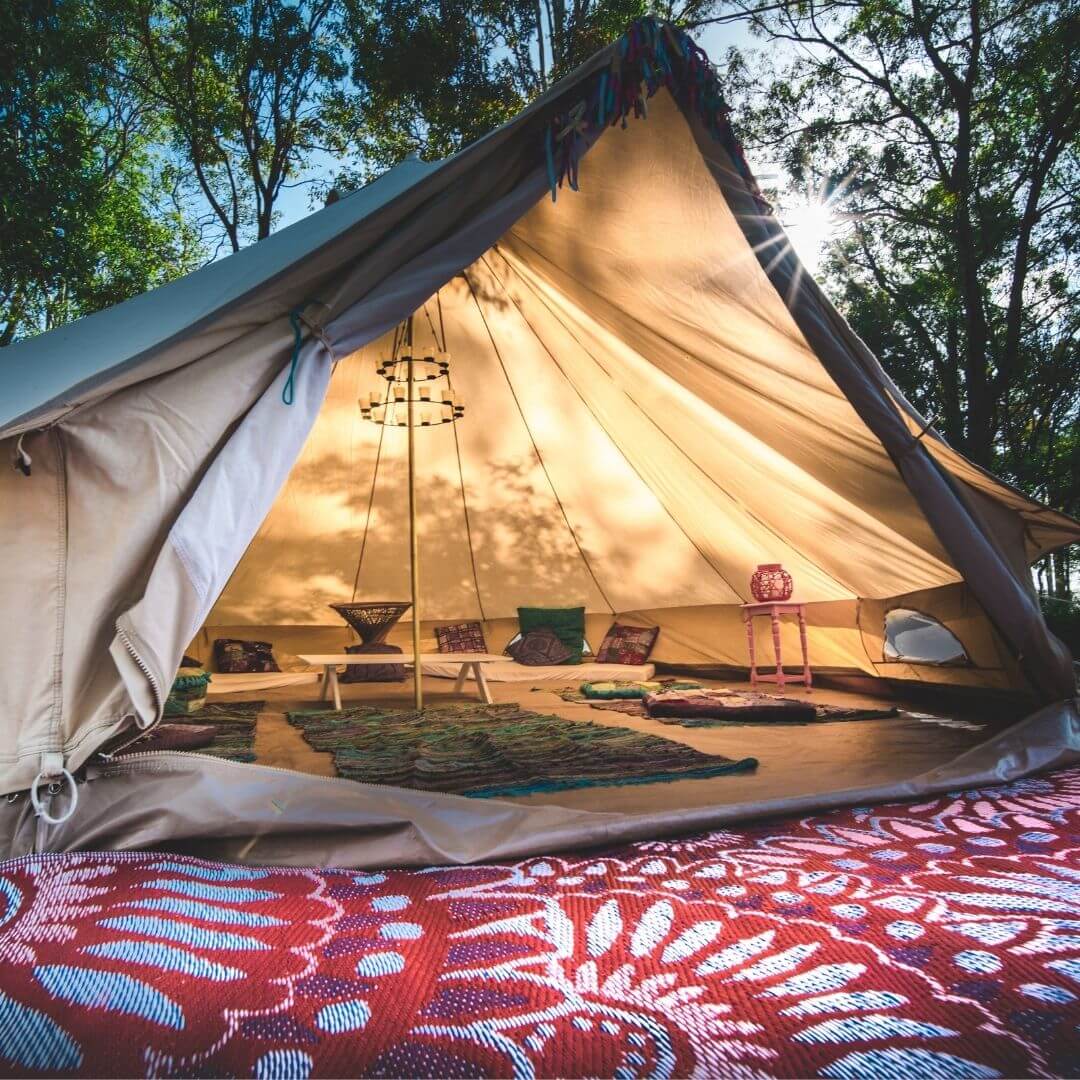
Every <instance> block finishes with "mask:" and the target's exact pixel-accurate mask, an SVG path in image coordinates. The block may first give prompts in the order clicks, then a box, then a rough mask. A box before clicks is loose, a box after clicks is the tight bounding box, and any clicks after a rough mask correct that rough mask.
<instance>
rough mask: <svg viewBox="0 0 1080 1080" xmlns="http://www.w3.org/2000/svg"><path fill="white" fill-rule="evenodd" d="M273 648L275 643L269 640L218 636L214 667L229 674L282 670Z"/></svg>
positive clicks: (215, 643)
mask: <svg viewBox="0 0 1080 1080" xmlns="http://www.w3.org/2000/svg"><path fill="white" fill-rule="evenodd" d="M273 649H274V646H273V643H272V642H269V641H242V640H240V639H238V638H218V639H217V640H216V641H215V642H214V667H215V668H217V670H218V671H219V672H222V673H223V674H228V675H244V674H251V673H252V672H261V671H280V670H281V668H279V667H278V666H277V661H276V660H275V659H274V652H273Z"/></svg>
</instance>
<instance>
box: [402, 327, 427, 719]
mask: <svg viewBox="0 0 1080 1080" xmlns="http://www.w3.org/2000/svg"><path fill="white" fill-rule="evenodd" d="M408 338H409V340H408V345H409V355H408V360H407V361H406V369H405V370H406V377H407V382H406V384H405V393H406V401H407V403H408V404H407V408H408V422H409V423H408V427H409V455H408V456H409V576H410V585H411V589H412V646H413V705H414V706H415V708H416V710H417V711H420V710H421V709H423V707H424V675H423V672H422V671H421V669H420V541H419V537H418V536H417V534H416V424H415V408H416V406H415V404H414V402H413V354H412V343H413V317H412V316H411V315H410V316H409V324H408Z"/></svg>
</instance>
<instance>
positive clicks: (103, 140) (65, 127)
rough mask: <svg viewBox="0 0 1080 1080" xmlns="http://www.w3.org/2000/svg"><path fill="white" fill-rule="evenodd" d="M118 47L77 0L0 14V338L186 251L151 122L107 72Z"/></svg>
mask: <svg viewBox="0 0 1080 1080" xmlns="http://www.w3.org/2000/svg"><path fill="white" fill-rule="evenodd" d="M121 48H122V46H121V42H120V41H119V39H118V37H117V35H116V34H115V32H114V31H113V29H112V25H111V24H110V23H109V22H108V21H103V20H100V19H98V18H96V17H95V12H94V10H93V8H92V7H91V5H90V4H88V3H80V2H78V0H69V2H64V3H61V2H48V0H11V2H9V3H8V4H7V5H5V6H4V7H3V9H2V10H0V345H6V344H9V343H10V342H11V341H13V340H15V339H17V338H19V337H22V336H26V335H28V334H32V333H36V332H38V331H40V330H44V329H48V328H50V327H53V326H57V325H60V324H61V323H64V322H67V321H69V320H70V319H74V318H78V317H79V316H80V315H84V314H86V313H88V312H91V311H96V310H97V309H99V308H101V307H104V306H107V305H109V304H112V303H116V302H117V301H119V300H123V299H125V298H126V297H128V296H132V295H134V294H136V293H141V292H145V291H146V290H147V289H150V288H153V287H154V286H155V285H158V284H161V283H162V282H164V281H167V280H169V279H170V278H172V277H175V276H176V275H178V274H182V273H184V272H186V271H187V270H188V269H190V268H191V267H192V266H193V265H194V263H195V261H196V259H197V258H198V255H199V252H198V245H197V238H196V236H195V234H194V232H193V231H192V229H191V228H190V227H189V226H188V225H187V224H186V222H185V221H184V219H183V218H182V217H181V216H180V214H179V213H178V211H177V209H176V207H175V205H174V204H173V203H172V201H171V193H170V177H169V176H168V173H167V170H166V169H165V168H164V167H163V166H162V164H161V162H160V161H158V160H157V159H156V158H155V156H154V154H153V152H152V137H153V129H152V124H151V123H149V121H148V119H147V117H146V116H145V114H144V112H143V111H142V109H141V107H140V103H139V101H138V100H137V99H136V98H134V97H133V96H132V95H131V93H130V92H129V88H128V87H127V86H126V85H125V84H124V82H123V80H121V79H119V78H117V76H116V74H115V70H114V69H113V67H112V64H111V61H112V60H114V59H115V58H116V57H117V56H118V55H119V54H120V52H121Z"/></svg>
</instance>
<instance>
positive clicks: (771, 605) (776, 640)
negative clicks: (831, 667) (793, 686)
mask: <svg viewBox="0 0 1080 1080" xmlns="http://www.w3.org/2000/svg"><path fill="white" fill-rule="evenodd" d="M740 608H741V609H742V619H743V625H744V626H745V627H746V644H747V645H748V646H749V648H750V685H751V686H757V684H758V683H776V685H777V686H779V687H780V688H781V689H783V687H784V684H785V683H789V682H790V683H802V685H803V686H805V687H806V689H807V690H810V689H811V687H812V680H811V676H810V656H809V653H808V652H807V649H806V605H805V604H800V603H799V602H798V601H796V600H783V601H773V600H767V601H766V602H765V603H763V604H741V605H740ZM755 615H768V616H769V619H770V621H771V622H772V640H773V651H774V652H775V653H776V671H775V672H770V673H762V674H759V673H758V669H757V663H756V662H755V659H754V616H755ZM781 615H795V616H797V617H798V619H799V640H800V642H802V663H803V669H802V674H801V675H785V674H784V666H783V662H782V661H781V659H780V616H781Z"/></svg>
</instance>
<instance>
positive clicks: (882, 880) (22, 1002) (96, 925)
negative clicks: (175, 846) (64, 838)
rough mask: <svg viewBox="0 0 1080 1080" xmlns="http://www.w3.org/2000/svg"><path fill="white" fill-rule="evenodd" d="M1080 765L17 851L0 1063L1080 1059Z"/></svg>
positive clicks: (216, 1069) (557, 1072)
mask: <svg viewBox="0 0 1080 1080" xmlns="http://www.w3.org/2000/svg"><path fill="white" fill-rule="evenodd" d="M1078 1024H1080V769H1072V770H1068V771H1062V772H1058V773H1056V774H1053V775H1048V776H1043V777H1036V778H1032V779H1027V780H1022V781H1018V782H1016V783H1012V784H1007V785H1001V786H1000V787H996V788H992V789H985V790H980V791H958V792H954V793H950V794H947V795H943V796H941V797H939V798H933V799H928V800H926V801H923V802H921V803H918V804H895V805H888V806H876V807H861V808H857V809H852V810H844V811H837V812H833V813H826V814H821V815H817V816H813V817H807V818H803V819H801V820H796V819H790V820H785V821H777V822H770V823H765V824H762V825H759V826H753V827H748V828H739V829H738V830H734V831H731V832H715V833H711V834H709V835H704V836H697V837H694V838H690V839H682V840H677V841H657V842H654V843H641V844H635V845H632V846H629V847H623V848H620V849H617V850H611V851H607V852H603V853H599V854H597V853H589V854H582V855H568V856H561V857H555V856H551V857H548V858H536V859H527V860H524V861H521V862H517V863H512V864H505V865H494V866H476V867H464V868H449V869H434V870H424V871H415V872H408V871H385V872H370V873H360V872H355V871H344V870H276V869H258V868H244V867H236V866H226V865H222V864H219V863H212V862H205V861H200V860H197V859H190V858H183V857H176V856H166V855H159V854H153V853H145V854H123V855H116V854H74V855H49V856H39V857H29V858H23V859H18V860H15V861H12V862H8V863H6V864H0V1071H3V1072H4V1073H17V1074H30V1075H71V1074H81V1075H84V1076H118V1075H119V1076H135V1075H139V1076H144V1075H162V1076H164V1075H168V1076H207V1075H214V1076H218V1075H235V1076H256V1077H304V1076H309V1075H311V1076H342V1075H354V1076H417V1077H420V1076H452V1077H470V1076H518V1077H529V1076H619V1077H627V1078H629V1077H644V1076H650V1077H657V1076H658V1077H670V1076H687V1075H690V1074H694V1075H699V1076H701V1075H704V1076H742V1077H749V1076H815V1077H828V1078H836V1080H845V1078H849V1077H850V1078H862V1077H909V1076H920V1077H940V1078H980V1077H993V1076H1047V1075H1051V1076H1076V1075H1077V1074H1078V1073H1080V1038H1078V1033H1077V1025H1078Z"/></svg>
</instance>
